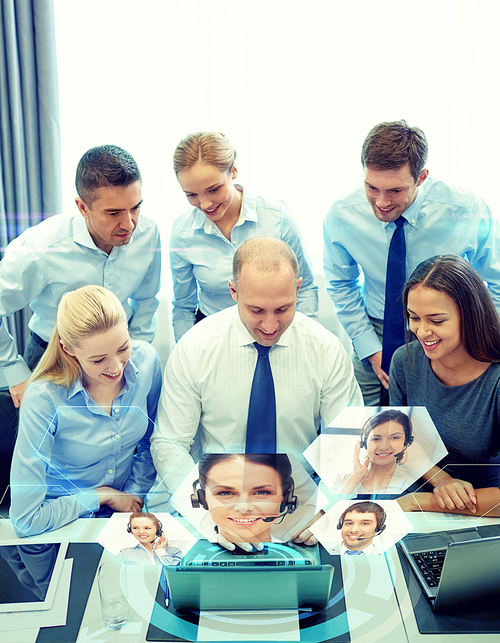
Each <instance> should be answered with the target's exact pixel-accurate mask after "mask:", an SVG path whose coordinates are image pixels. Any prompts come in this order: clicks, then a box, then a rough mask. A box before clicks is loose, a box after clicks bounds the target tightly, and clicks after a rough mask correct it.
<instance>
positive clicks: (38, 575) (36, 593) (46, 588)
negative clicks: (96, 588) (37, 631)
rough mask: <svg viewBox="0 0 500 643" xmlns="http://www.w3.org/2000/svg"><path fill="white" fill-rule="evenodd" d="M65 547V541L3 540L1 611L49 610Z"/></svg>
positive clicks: (0, 549)
mask: <svg viewBox="0 0 500 643" xmlns="http://www.w3.org/2000/svg"><path fill="white" fill-rule="evenodd" d="M67 549H68V541H67V540H58V541H57V542H56V541H54V542H51V541H50V540H46V541H44V542H33V541H31V540H29V541H26V543H24V542H22V541H19V540H12V541H4V542H2V543H1V544H0V612H23V611H30V610H45V609H50V608H51V607H52V604H53V601H54V596H55V594H56V589H57V585H58V583H59V578H60V576H61V570H62V567H63V562H64V558H65V556H66V551H67Z"/></svg>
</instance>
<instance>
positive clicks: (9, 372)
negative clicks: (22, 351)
mask: <svg viewBox="0 0 500 643" xmlns="http://www.w3.org/2000/svg"><path fill="white" fill-rule="evenodd" d="M2 375H3V376H4V378H5V381H6V382H7V385H8V386H17V385H18V384H22V383H23V382H25V381H26V380H27V379H28V378H29V377H30V375H31V371H30V369H29V368H28V366H27V365H26V362H25V361H24V359H23V358H22V357H21V355H18V356H17V359H16V361H15V362H14V363H13V364H11V365H10V366H5V367H4V368H2Z"/></svg>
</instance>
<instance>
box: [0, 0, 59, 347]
mask: <svg viewBox="0 0 500 643" xmlns="http://www.w3.org/2000/svg"><path fill="white" fill-rule="evenodd" d="M0 136H1V141H0V252H1V254H0V256H3V250H4V248H5V246H6V245H7V244H8V243H9V242H10V241H11V240H12V239H14V238H15V237H17V236H18V235H19V234H20V233H21V232H22V231H23V230H25V229H26V228H28V227H30V226H32V225H35V224H37V223H39V222H40V221H41V220H42V219H45V218H47V217H48V216H50V215H52V214H55V213H57V212H60V211H61V145H60V130H59V99H58V91H57V66H56V47H55V25H54V7H53V2H52V0H0ZM14 317H15V319H9V321H8V323H9V330H10V332H11V333H12V335H13V336H14V337H15V338H16V341H17V346H18V349H19V352H21V353H22V352H23V350H24V342H25V338H26V336H27V321H28V318H29V311H27V310H25V311H21V312H20V313H19V314H17V315H15V316H14Z"/></svg>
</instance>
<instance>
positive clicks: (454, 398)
mask: <svg viewBox="0 0 500 643" xmlns="http://www.w3.org/2000/svg"><path fill="white" fill-rule="evenodd" d="M499 382H500V364H492V365H491V366H490V367H489V368H488V369H487V370H486V371H485V372H484V373H483V374H482V375H480V376H479V377H478V378H476V379H475V380H473V381H472V382H468V383H467V384H462V385H461V386H445V385H444V384H443V383H442V382H441V381H440V380H439V379H438V378H437V377H436V375H435V374H434V371H433V370H432V368H431V365H430V360H429V359H428V357H427V356H426V355H425V353H424V350H423V348H422V346H421V345H420V342H418V341H413V342H410V343H409V344H407V345H406V346H401V347H400V348H398V350H397V351H396V352H395V353H394V356H393V358H392V363H391V370H390V377H389V398H390V403H391V406H392V405H395V406H425V407H427V410H428V411H429V415H430V416H431V418H432V421H433V422H434V424H435V425H436V428H437V430H438V432H439V435H440V436H441V438H442V440H443V442H444V444H445V446H446V448H447V449H448V451H449V454H448V455H447V456H446V457H445V458H444V459H443V460H441V462H440V463H439V466H441V467H443V466H444V465H450V466H448V467H447V468H446V471H447V472H448V473H450V475H452V476H454V477H457V478H461V479H462V480H468V481H469V482H470V483H471V484H473V485H474V487H475V488H476V489H477V488H481V487H495V486H498V479H499V477H498V474H499V467H498V466H496V467H478V466H470V465H474V464H476V465H477V464H483V463H484V464H493V463H494V464H500V428H499V416H500V384H499ZM453 465H468V466H461V467H458V466H453Z"/></svg>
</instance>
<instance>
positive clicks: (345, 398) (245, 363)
mask: <svg viewBox="0 0 500 643" xmlns="http://www.w3.org/2000/svg"><path fill="white" fill-rule="evenodd" d="M301 282H302V280H301V279H300V278H299V275H298V265H297V259H296V257H295V254H294V253H293V251H292V250H291V249H290V247H289V246H288V245H287V244H286V243H285V242H283V241H281V240H279V239H273V238H269V237H260V238H253V239H250V240H248V241H246V242H245V243H243V244H242V245H241V246H240V247H239V248H238V250H237V251H236V254H235V256H234V261H233V281H230V282H229V288H230V291H231V294H232V296H233V299H234V300H235V301H236V303H237V305H236V306H233V307H230V308H227V309H225V310H222V311H221V312H219V313H215V314H214V315H211V316H209V317H207V318H206V319H204V320H202V321H201V322H200V323H198V324H196V325H195V326H194V327H193V328H191V329H190V330H189V331H188V332H187V333H186V334H185V335H184V336H183V337H182V338H181V340H180V341H179V342H178V343H177V344H176V346H175V348H174V350H173V351H172V354H171V355H170V359H169V361H168V364H167V367H166V369H165V376H164V382H163V389H162V393H161V399H160V405H159V407H158V415H157V426H156V427H155V429H154V432H153V436H152V440H151V451H152V455H153V460H154V463H155V467H156V470H157V472H158V477H157V481H156V483H155V485H154V486H153V489H157V498H154V497H153V496H151V497H150V499H149V501H148V506H152V505H153V506H157V503H159V505H160V506H161V504H162V503H163V502H164V501H165V500H166V498H167V497H168V496H169V495H170V494H172V492H173V491H175V489H176V488H177V487H178V486H179V484H180V483H181V482H182V481H183V480H184V479H185V477H186V476H187V475H188V474H189V472H190V471H191V469H192V468H193V466H194V462H195V461H197V460H198V459H199V457H200V456H201V455H202V454H203V453H210V452H211V453H221V452H230V453H244V452H245V446H246V437H247V436H246V434H247V419H248V411H249V399H250V391H251V388H252V380H253V376H254V371H255V368H256V362H257V349H256V346H254V343H257V344H260V345H261V346H270V347H271V349H270V351H269V363H270V366H271V371H272V377H273V381H274V389H275V401H276V451H277V452H278V453H292V454H294V455H296V456H297V457H298V458H299V460H300V461H301V462H303V463H304V464H305V466H306V468H308V469H309V470H310V467H309V465H308V464H307V463H306V462H305V460H304V458H303V456H302V452H303V451H304V450H305V449H306V447H307V446H309V444H310V443H311V442H312V441H313V440H314V439H315V438H316V436H317V434H318V432H319V430H320V426H321V421H323V422H324V423H325V424H328V423H329V422H330V421H331V420H333V418H335V417H336V415H338V413H340V411H341V410H342V409H343V408H344V407H345V406H347V405H354V406H356V405H361V404H362V397H361V392H360V390H359V387H358V385H357V383H356V380H355V378H354V374H353V368H352V364H351V361H350V359H349V357H348V355H347V352H346V351H345V349H344V348H343V346H342V345H341V343H340V341H339V340H338V338H337V337H335V335H333V334H332V333H330V332H329V331H328V330H326V329H325V328H324V327H323V326H321V324H319V323H318V322H316V321H314V320H312V319H310V318H308V317H306V316H305V315H303V314H301V313H299V312H296V302H297V293H298V291H299V289H300V285H301ZM165 491H166V492H168V493H166V494H165V493H158V492H165Z"/></svg>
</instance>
